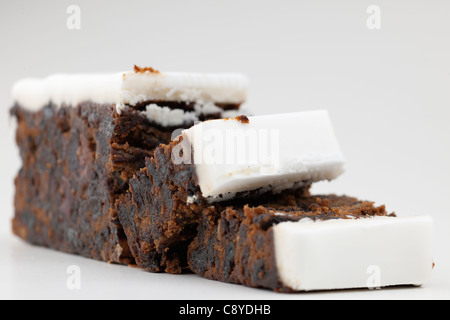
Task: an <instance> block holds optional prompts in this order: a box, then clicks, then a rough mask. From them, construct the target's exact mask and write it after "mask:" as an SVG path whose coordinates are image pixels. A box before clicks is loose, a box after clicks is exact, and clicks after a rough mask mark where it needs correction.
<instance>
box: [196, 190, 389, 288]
mask: <svg viewBox="0 0 450 320" xmlns="http://www.w3.org/2000/svg"><path fill="white" fill-rule="evenodd" d="M374 216H390V217H394V216H395V215H394V214H387V212H386V210H385V207H384V206H380V207H376V206H374V204H373V203H371V202H364V201H359V200H357V199H355V198H350V197H345V196H342V197H339V196H334V195H331V196H303V197H298V196H293V195H284V196H283V197H282V198H279V199H277V200H276V201H275V202H273V203H270V201H269V202H266V203H263V204H262V205H260V206H257V207H256V206H248V205H245V206H234V207H227V208H225V209H223V210H222V211H219V210H218V208H215V207H209V208H207V209H206V210H205V211H204V214H203V218H202V221H201V222H200V225H199V230H198V236H197V237H196V238H195V240H194V241H193V242H192V243H191V245H190V247H189V254H188V262H189V267H190V269H191V270H192V271H193V272H195V273H196V274H198V275H201V276H202V277H204V278H207V279H211V280H218V281H222V282H228V283H234V284H242V285H246V286H250V287H256V288H266V289H271V290H274V291H278V292H294V291H295V290H292V289H291V288H289V287H288V286H286V285H285V284H283V283H282V281H281V280H280V277H279V273H278V269H277V264H276V257H275V244H274V231H273V230H274V226H275V225H277V224H280V223H283V222H298V221H300V220H302V219H305V218H309V219H312V220H321V221H326V220H332V219H349V218H350V217H352V218H368V217H374Z"/></svg>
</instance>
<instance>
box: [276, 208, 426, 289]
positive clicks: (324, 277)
mask: <svg viewBox="0 0 450 320" xmlns="http://www.w3.org/2000/svg"><path fill="white" fill-rule="evenodd" d="M274 239H275V240H274V241H275V255H276V263H277V268H278V273H279V276H280V279H281V281H282V282H283V284H284V285H286V286H288V287H290V288H292V289H294V290H298V291H312V290H334V289H351V288H377V287H386V286H396V285H422V284H424V283H425V282H426V281H427V279H428V278H429V277H430V274H431V271H432V266H433V220H432V218H431V217H427V216H423V217H408V218H391V217H376V218H366V219H364V218H363V219H348V220H347V219H338V220H329V221H320V222H313V221H312V220H310V219H308V220H302V221H301V222H284V223H280V224H278V225H275V226H274Z"/></svg>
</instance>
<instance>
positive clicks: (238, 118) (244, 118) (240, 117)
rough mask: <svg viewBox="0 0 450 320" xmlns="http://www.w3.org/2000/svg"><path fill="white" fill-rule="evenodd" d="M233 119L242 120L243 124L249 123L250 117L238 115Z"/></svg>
mask: <svg viewBox="0 0 450 320" xmlns="http://www.w3.org/2000/svg"><path fill="white" fill-rule="evenodd" d="M234 120H237V121H239V122H242V123H243V124H249V123H250V119H249V118H248V117H247V116H239V117H236V118H234Z"/></svg>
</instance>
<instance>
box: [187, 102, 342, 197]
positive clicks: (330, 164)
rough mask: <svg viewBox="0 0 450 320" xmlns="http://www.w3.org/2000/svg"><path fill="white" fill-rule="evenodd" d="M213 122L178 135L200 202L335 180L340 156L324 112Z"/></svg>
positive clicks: (337, 174)
mask: <svg viewBox="0 0 450 320" xmlns="http://www.w3.org/2000/svg"><path fill="white" fill-rule="evenodd" d="M249 120H250V123H248V124H245V123H242V122H241V121H238V120H234V119H233V120H214V121H206V122H203V123H200V124H198V125H196V126H194V127H192V128H191V129H189V130H185V131H184V132H183V136H184V137H185V139H184V141H183V143H184V142H186V143H188V144H189V146H186V147H185V148H186V149H189V150H190V147H191V146H192V149H193V156H194V159H190V160H193V163H194V164H195V167H196V174H197V177H198V183H199V186H200V188H201V191H202V194H203V196H204V197H205V198H215V199H217V200H222V199H221V196H223V195H227V194H233V193H234V194H235V193H238V192H245V191H252V190H257V189H260V188H270V189H272V190H273V191H274V192H281V191H283V190H286V189H291V188H293V187H294V186H295V185H301V183H302V182H304V183H311V182H316V181H320V180H332V179H335V178H337V177H338V176H339V175H340V174H341V173H342V172H343V167H344V157H343V155H342V153H341V150H340V147H339V144H338V142H337V139H336V136H335V134H334V131H333V128H332V125H331V121H330V119H329V116H328V113H327V112H326V111H313V112H301V113H294V114H281V115H272V116H257V117H250V118H249Z"/></svg>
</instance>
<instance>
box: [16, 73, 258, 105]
mask: <svg viewBox="0 0 450 320" xmlns="http://www.w3.org/2000/svg"><path fill="white" fill-rule="evenodd" d="M248 84H249V81H248V78H247V77H246V76H244V75H241V74H195V73H193V74H190V73H174V72H167V73H151V72H145V73H136V72H127V73H117V74H90V75H89V74H87V75H83V74H80V75H65V74H59V75H53V76H50V77H47V78H45V79H24V80H21V81H19V82H17V83H16V84H15V85H14V87H13V92H12V95H13V99H14V101H15V102H16V103H18V104H19V105H20V106H22V107H23V108H26V109H29V110H31V111H37V110H39V109H41V108H43V107H44V106H46V105H47V104H48V103H49V102H52V103H53V104H54V105H56V106H62V105H67V106H77V105H78V104H80V103H82V102H86V101H92V102H94V103H98V104H117V106H118V111H119V112H120V110H121V108H123V107H125V106H126V105H136V104H138V103H142V102H146V101H170V102H195V103H198V105H200V106H202V108H206V109H205V112H212V110H208V108H209V109H211V105H213V104H214V103H223V104H241V103H243V102H244V101H245V100H246V99H247V89H248Z"/></svg>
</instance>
